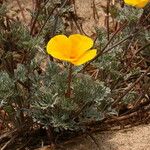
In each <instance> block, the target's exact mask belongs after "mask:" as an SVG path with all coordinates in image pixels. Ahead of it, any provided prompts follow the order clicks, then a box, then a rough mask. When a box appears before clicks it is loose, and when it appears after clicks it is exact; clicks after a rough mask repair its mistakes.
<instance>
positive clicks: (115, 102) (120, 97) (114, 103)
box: [112, 67, 150, 106]
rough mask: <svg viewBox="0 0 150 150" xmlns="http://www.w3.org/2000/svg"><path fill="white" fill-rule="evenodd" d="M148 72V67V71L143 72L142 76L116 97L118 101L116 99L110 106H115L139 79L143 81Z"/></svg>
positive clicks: (149, 69) (149, 70)
mask: <svg viewBox="0 0 150 150" xmlns="http://www.w3.org/2000/svg"><path fill="white" fill-rule="evenodd" d="M149 72H150V67H148V69H147V70H146V71H145V73H144V74H142V75H141V76H140V77H139V78H138V79H137V80H136V81H135V82H134V83H133V84H132V85H131V86H130V87H129V88H128V89H127V90H126V91H125V92H124V93H123V94H122V95H121V96H119V97H118V99H116V100H115V101H114V102H113V103H112V106H115V105H116V104H117V103H118V102H120V101H121V99H122V98H123V97H124V96H125V95H126V94H128V93H129V92H130V91H131V90H132V88H133V87H134V86H135V85H136V84H137V83H139V82H140V81H141V79H143V78H144V77H145V76H146V75H147V74H148V73H149Z"/></svg>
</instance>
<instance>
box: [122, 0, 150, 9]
mask: <svg viewBox="0 0 150 150" xmlns="http://www.w3.org/2000/svg"><path fill="white" fill-rule="evenodd" d="M124 2H125V3H126V4H128V5H131V6H135V7H137V8H143V7H145V6H146V5H147V3H148V2H149V0H124Z"/></svg>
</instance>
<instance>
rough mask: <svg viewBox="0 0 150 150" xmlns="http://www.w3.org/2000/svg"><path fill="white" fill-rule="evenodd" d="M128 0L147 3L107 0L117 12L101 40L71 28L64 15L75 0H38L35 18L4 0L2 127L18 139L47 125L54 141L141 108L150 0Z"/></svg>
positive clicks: (0, 27) (0, 10)
mask: <svg viewBox="0 0 150 150" xmlns="http://www.w3.org/2000/svg"><path fill="white" fill-rule="evenodd" d="M124 2H125V3H126V4H128V5H132V6H135V7H138V8H141V7H144V6H145V7H144V10H143V9H138V8H134V7H131V6H124V8H121V7H120V6H119V5H118V4H116V3H115V4H112V3H110V1H108V3H107V8H106V14H107V15H109V14H110V16H107V17H106V22H107V23H106V26H105V27H102V28H98V27H97V28H96V39H95V41H94V40H93V39H91V38H90V37H87V36H85V35H82V34H72V35H70V33H68V31H67V30H66V28H67V26H68V25H66V22H64V20H65V19H68V20H69V16H71V14H74V13H75V12H74V11H73V8H72V3H70V2H68V1H60V0H56V1H53V2H52V1H41V2H39V1H37V2H36V5H35V8H34V10H33V11H31V10H30V16H31V20H30V23H29V24H26V23H25V20H23V21H22V20H20V19H18V18H13V17H10V16H9V15H8V14H7V12H8V10H7V7H6V4H7V3H6V2H3V3H1V4H0V125H2V128H7V129H9V130H10V131H11V132H10V134H14V133H15V134H14V135H15V138H18V137H24V136H31V133H32V131H35V130H36V129H40V128H44V129H45V130H46V131H47V134H48V137H49V143H50V144H52V143H54V142H55V135H58V134H57V133H63V132H64V131H72V132H77V131H82V132H84V131H86V129H88V128H89V126H91V125H93V124H94V123H97V122H100V121H101V122H102V121H103V120H104V119H109V118H111V116H112V115H113V116H114V115H115V117H116V116H118V117H119V116H120V115H123V114H124V113H129V112H130V111H131V107H130V108H129V107H128V106H129V105H130V106H132V108H133V109H132V111H131V112H134V111H136V110H137V109H138V108H139V106H141V108H143V107H144V106H145V103H146V104H147V103H149V101H148V100H149V99H150V95H149V89H150V84H149V82H150V80H149V76H148V74H149V71H150V67H149V58H150V55H149V24H148V25H147V24H145V23H144V22H145V21H146V22H147V21H148V20H147V17H146V16H145V14H147V13H145V9H147V6H148V5H149V2H148V1H146V0H145V1H142V2H140V1H130V2H129V1H124ZM146 4H147V6H146ZM131 12H132V13H131ZM74 15H75V14H74ZM142 15H144V16H145V20H142V21H141V16H142ZM67 17H68V18H67ZM22 18H24V17H22ZM110 18H111V19H110ZM68 20H67V21H68ZM77 21H78V19H77ZM111 25H113V26H112V27H111ZM66 35H69V36H66ZM92 47H94V48H92ZM143 91H144V92H143ZM143 103H144V104H143ZM122 106H123V107H124V106H125V109H124V108H123V107H122ZM125 110H127V111H125ZM142 110H143V109H142ZM122 112H123V113H122ZM0 127H1V126H0ZM0 130H1V128H0ZM12 131H13V132H12ZM30 132H31V133H30ZM4 138H9V137H4ZM4 138H3V139H4ZM0 143H2V144H3V140H2V139H0ZM4 146H5V145H4ZM8 146H9V145H8Z"/></svg>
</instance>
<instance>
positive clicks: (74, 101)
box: [31, 63, 111, 130]
mask: <svg viewBox="0 0 150 150" xmlns="http://www.w3.org/2000/svg"><path fill="white" fill-rule="evenodd" d="M36 74H37V73H36ZM31 80H32V82H33V87H32V110H33V114H32V115H33V118H34V120H35V121H38V122H39V123H41V124H43V125H44V126H48V125H51V126H54V127H56V129H70V130H73V129H78V128H79V127H80V126H79V124H80V123H81V122H83V121H84V120H86V119H88V118H95V119H96V120H100V119H102V117H101V113H102V112H101V110H102V109H103V108H104V107H105V105H107V104H108V103H110V102H111V98H110V97H109V96H110V93H111V91H110V89H109V88H108V87H106V86H105V85H104V83H103V82H99V81H93V79H92V78H91V77H90V76H88V75H83V74H78V75H76V74H74V76H73V81H72V94H71V98H67V97H66V96H65V92H66V90H67V82H66V81H67V70H66V69H63V70H62V69H60V67H58V66H57V65H56V64H54V63H49V64H48V66H47V68H46V71H45V73H43V74H41V75H37V76H36V75H35V76H33V78H32V79H31ZM37 81H38V82H37ZM34 82H35V83H34ZM89 109H90V112H89V111H88V110H89ZM39 114H40V115H39ZM76 118H78V121H76Z"/></svg>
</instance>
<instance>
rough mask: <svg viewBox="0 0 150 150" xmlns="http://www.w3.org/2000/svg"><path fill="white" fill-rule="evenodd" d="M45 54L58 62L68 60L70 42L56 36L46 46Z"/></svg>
mask: <svg viewBox="0 0 150 150" xmlns="http://www.w3.org/2000/svg"><path fill="white" fill-rule="evenodd" d="M46 49H47V53H48V54H50V55H52V56H53V57H54V58H57V59H60V60H66V59H69V57H70V53H71V42H70V41H69V39H68V37H66V36H65V35H56V36H54V37H53V38H51V39H50V41H49V42H48V44H47V47H46Z"/></svg>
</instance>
